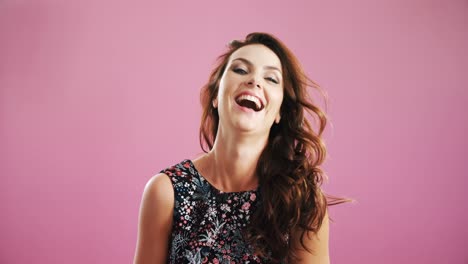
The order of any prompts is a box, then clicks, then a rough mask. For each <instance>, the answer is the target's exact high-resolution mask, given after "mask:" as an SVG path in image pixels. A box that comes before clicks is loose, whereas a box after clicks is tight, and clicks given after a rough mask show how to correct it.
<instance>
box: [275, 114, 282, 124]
mask: <svg viewBox="0 0 468 264" xmlns="http://www.w3.org/2000/svg"><path fill="white" fill-rule="evenodd" d="M280 120H281V115H280V113H278V115H277V116H276V118H275V123H276V124H279V122H280Z"/></svg>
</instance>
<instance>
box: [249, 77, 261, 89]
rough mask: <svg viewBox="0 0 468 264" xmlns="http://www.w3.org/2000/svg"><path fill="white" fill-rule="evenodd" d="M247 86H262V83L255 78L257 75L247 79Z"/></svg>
mask: <svg viewBox="0 0 468 264" xmlns="http://www.w3.org/2000/svg"><path fill="white" fill-rule="evenodd" d="M247 86H248V87H257V88H260V83H259V82H258V81H257V80H256V79H255V77H252V78H251V79H249V80H248V81H247Z"/></svg>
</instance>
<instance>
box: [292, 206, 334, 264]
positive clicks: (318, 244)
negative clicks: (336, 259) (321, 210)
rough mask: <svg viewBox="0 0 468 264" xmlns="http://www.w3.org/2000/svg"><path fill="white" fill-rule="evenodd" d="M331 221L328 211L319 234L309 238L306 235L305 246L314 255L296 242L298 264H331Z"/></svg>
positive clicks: (311, 235)
mask: <svg viewBox="0 0 468 264" xmlns="http://www.w3.org/2000/svg"><path fill="white" fill-rule="evenodd" d="M329 225H330V223H329V219H328V211H327V212H326V213H325V217H324V218H323V222H322V226H321V227H320V229H319V231H318V232H317V234H312V233H310V235H309V236H308V235H307V234H305V235H304V244H305V245H306V246H307V248H309V249H311V250H312V253H310V252H308V251H307V250H305V249H304V248H303V247H302V246H301V244H300V242H299V241H294V243H295V244H296V245H297V246H296V248H300V249H299V250H297V252H296V253H297V254H298V256H299V258H300V261H299V262H298V263H300V264H330V255H329V250H328V240H329V239H328V238H329Z"/></svg>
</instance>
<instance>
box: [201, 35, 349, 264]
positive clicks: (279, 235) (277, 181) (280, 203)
mask: <svg viewBox="0 0 468 264" xmlns="http://www.w3.org/2000/svg"><path fill="white" fill-rule="evenodd" d="M251 44H262V45H264V46H266V47H267V48H269V49H270V50H272V51H273V52H274V53H275V54H276V55H277V56H278V58H279V59H280V61H281V64H282V72H283V80H284V98H283V102H282V105H281V109H280V115H281V120H280V122H279V124H276V123H274V124H273V126H272V127H271V130H270V134H269V138H268V144H267V146H266V147H265V149H264V150H263V152H262V154H261V156H260V158H259V161H258V164H257V169H256V171H257V175H258V177H259V186H260V187H259V190H260V196H261V203H262V206H259V207H258V209H257V210H256V212H255V214H254V216H253V218H252V219H251V225H250V227H249V229H248V230H247V232H246V233H245V236H246V239H247V240H248V241H249V242H251V243H252V245H253V246H254V248H255V250H256V253H257V254H259V255H262V256H266V255H267V254H269V252H270V254H271V257H272V258H273V261H274V262H280V261H281V260H289V261H290V262H291V261H294V260H296V259H297V256H296V255H295V254H294V252H295V248H292V247H293V243H291V242H290V241H291V240H292V239H298V237H294V236H295V235H297V234H300V242H301V245H302V247H304V248H305V249H307V250H308V251H309V252H311V249H308V248H307V247H306V246H305V245H304V236H307V232H313V233H316V232H317V231H318V230H319V228H320V227H321V225H322V221H323V218H324V216H325V213H326V208H327V206H328V205H334V204H339V203H343V202H347V201H350V200H349V199H343V198H338V197H333V196H329V195H326V194H324V193H323V192H322V190H321V188H320V186H321V184H322V182H323V179H324V178H325V177H326V175H325V173H324V172H323V171H322V169H321V168H320V165H321V164H322V163H323V161H324V159H325V156H326V148H325V144H324V142H323V140H322V133H323V131H324V129H325V125H326V123H327V117H326V115H325V113H324V112H323V111H322V110H321V109H320V108H319V107H318V106H316V105H314V104H313V103H312V101H311V99H310V97H309V93H308V91H307V87H312V88H315V89H317V90H318V91H320V92H321V94H322V95H323V96H325V95H324V93H323V92H322V90H321V89H320V87H319V85H318V84H317V83H315V82H314V81H312V80H310V79H309V78H308V77H307V76H306V75H305V73H304V71H303V70H302V67H301V66H300V64H299V61H298V59H297V58H296V57H295V56H294V54H293V53H292V52H291V51H290V50H289V49H288V48H287V47H286V46H285V45H284V44H283V43H282V42H281V41H280V40H279V39H277V38H275V37H274V36H272V35H270V34H266V33H251V34H248V35H247V37H246V39H245V40H243V41H238V40H235V41H232V42H230V43H229V50H228V51H227V52H226V53H224V54H222V55H221V56H219V57H218V64H217V66H216V67H215V68H214V70H213V71H212V72H211V75H210V78H209V81H208V83H207V84H206V85H205V86H204V87H203V89H202V91H201V104H202V107H203V114H202V118H201V126H200V145H201V147H202V149H203V151H205V152H208V151H209V150H211V149H212V147H213V143H214V140H215V139H216V134H217V131H218V124H219V115H218V112H217V109H215V108H214V107H213V105H212V102H213V100H214V99H215V98H216V96H217V94H218V87H219V82H220V79H221V77H222V74H223V72H224V70H225V68H226V65H227V63H228V61H229V58H230V56H231V54H232V53H233V52H235V51H236V50H238V49H239V48H241V47H244V46H246V45H251ZM306 115H310V117H311V118H312V119H314V120H316V121H318V126H319V127H318V130H317V131H314V130H313V129H312V125H311V123H310V121H309V120H308V118H307V117H306ZM292 230H299V231H300V232H298V233H297V232H291V231H292Z"/></svg>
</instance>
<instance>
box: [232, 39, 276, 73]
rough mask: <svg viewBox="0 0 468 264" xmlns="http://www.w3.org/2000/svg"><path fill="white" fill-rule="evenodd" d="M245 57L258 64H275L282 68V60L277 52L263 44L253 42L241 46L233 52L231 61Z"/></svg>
mask: <svg viewBox="0 0 468 264" xmlns="http://www.w3.org/2000/svg"><path fill="white" fill-rule="evenodd" d="M238 58H243V59H247V60H248V61H250V62H252V63H253V64H254V65H258V66H274V67H277V68H279V69H281V61H280V59H279V58H278V56H276V54H275V53H274V52H273V51H272V50H270V49H269V48H267V47H266V46H264V45H262V44H251V45H247V46H244V47H242V48H239V49H238V50H236V51H235V52H234V53H232V54H231V57H230V59H229V62H232V61H234V60H235V59H238Z"/></svg>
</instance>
